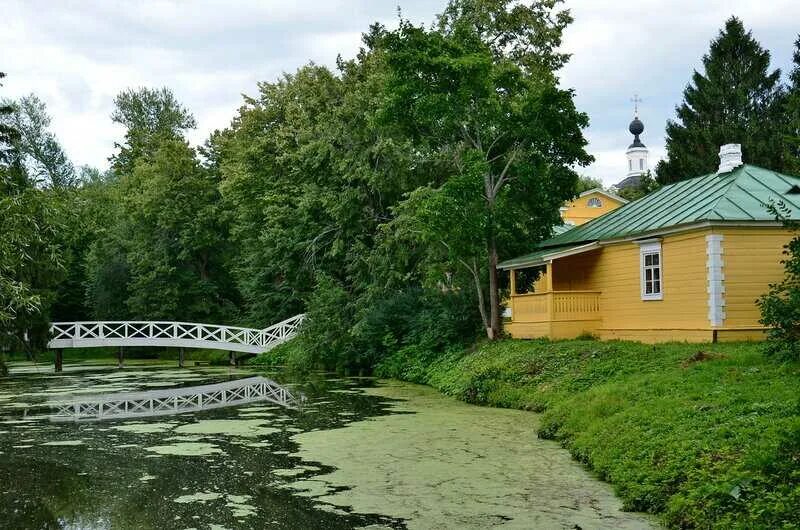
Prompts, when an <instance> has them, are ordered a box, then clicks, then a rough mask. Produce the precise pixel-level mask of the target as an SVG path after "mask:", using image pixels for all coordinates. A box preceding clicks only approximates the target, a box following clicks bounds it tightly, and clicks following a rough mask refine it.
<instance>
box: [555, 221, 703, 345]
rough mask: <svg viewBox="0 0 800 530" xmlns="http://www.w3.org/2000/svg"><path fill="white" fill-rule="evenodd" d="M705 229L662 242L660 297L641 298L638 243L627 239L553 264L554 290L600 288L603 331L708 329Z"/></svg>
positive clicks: (668, 237)
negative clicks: (662, 296)
mask: <svg viewBox="0 0 800 530" xmlns="http://www.w3.org/2000/svg"><path fill="white" fill-rule="evenodd" d="M706 233H708V231H707V230H705V231H695V232H689V233H685V234H676V235H670V236H666V237H665V238H664V239H663V240H662V243H661V255H662V262H663V265H662V274H663V282H664V283H663V291H664V299H663V300H642V299H641V284H640V272H639V266H640V265H639V245H638V244H636V243H634V242H631V241H625V242H621V243H616V244H612V245H608V246H605V247H601V248H600V249H599V250H597V251H594V252H589V253H586V254H578V255H576V256H570V257H567V258H563V259H560V260H558V261H556V262H555V264H554V266H553V269H554V273H553V274H554V278H553V286H554V288H555V289H557V290H567V289H586V290H594V291H600V292H601V295H600V304H601V306H602V308H603V310H602V317H603V321H602V326H601V331H602V330H603V329H620V330H623V329H624V330H636V329H641V330H650V329H695V330H696V329H707V328H708V327H709V325H708V305H707V298H708V295H707V292H706V241H705V235H706Z"/></svg>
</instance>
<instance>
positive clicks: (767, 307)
mask: <svg viewBox="0 0 800 530" xmlns="http://www.w3.org/2000/svg"><path fill="white" fill-rule="evenodd" d="M769 208H770V209H771V210H772V212H773V213H775V216H776V217H777V218H778V220H779V221H782V222H783V224H784V226H786V227H787V228H789V229H791V230H794V231H795V232H797V230H798V228H800V224H799V223H797V222H796V221H792V220H791V219H789V217H788V215H789V209H788V207H786V205H784V204H783V203H778V205H777V206H775V205H770V207H769ZM783 253H784V255H785V256H786V259H784V260H783V261H782V263H783V267H784V271H785V272H784V278H783V280H782V281H781V282H780V283H777V284H772V285H770V288H769V292H767V294H765V295H764V296H762V297H761V298H759V300H758V305H759V308H760V309H761V323H762V324H764V325H765V326H768V327H769V328H770V330H769V332H768V333H769V340H768V341H767V343H766V347H767V352H768V353H770V354H772V355H775V356H777V357H779V358H782V359H794V360H798V359H800V235H798V236H795V237H794V238H793V239H792V240H791V241H790V242H789V244H787V245H786V246H785V247H784V250H783Z"/></svg>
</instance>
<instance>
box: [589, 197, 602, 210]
mask: <svg viewBox="0 0 800 530" xmlns="http://www.w3.org/2000/svg"><path fill="white" fill-rule="evenodd" d="M586 205H587V206H588V207H589V208H600V207H602V206H603V201H601V200H600V199H598V198H597V197H592V198H591V199H589V200H588V201H586Z"/></svg>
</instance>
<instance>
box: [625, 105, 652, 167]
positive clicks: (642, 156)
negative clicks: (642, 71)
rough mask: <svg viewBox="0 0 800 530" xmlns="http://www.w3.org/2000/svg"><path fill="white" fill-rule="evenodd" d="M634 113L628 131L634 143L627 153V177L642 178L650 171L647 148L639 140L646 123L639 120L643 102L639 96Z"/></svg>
mask: <svg viewBox="0 0 800 530" xmlns="http://www.w3.org/2000/svg"><path fill="white" fill-rule="evenodd" d="M632 101H633V103H634V113H633V121H632V122H631V124H630V125H629V126H628V130H629V131H630V132H631V134H632V135H633V143H632V144H631V145H630V146H629V147H628V150H627V151H625V154H626V155H627V156H628V168H627V174H626V176H627V177H636V176H642V175H644V174H645V173H647V171H648V170H649V169H650V168H649V167H648V165H647V155H648V151H647V147H646V146H645V145H644V144H643V143H642V141H641V140H640V139H639V135H640V134H642V132H644V123H642V121H641V120H640V119H639V103H640V102H641V101H642V100H641V99H639V96H634V97H633V100H632Z"/></svg>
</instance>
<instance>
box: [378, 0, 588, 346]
mask: <svg viewBox="0 0 800 530" xmlns="http://www.w3.org/2000/svg"><path fill="white" fill-rule="evenodd" d="M559 3H560V2H557V1H550V0H547V1H535V2H513V1H510V0H454V1H452V2H451V3H450V4H449V5H448V7H447V9H446V10H445V13H444V14H443V15H442V17H441V18H440V20H439V25H438V28H437V29H435V30H426V29H425V28H423V27H415V26H414V25H412V24H411V23H409V22H407V21H401V24H400V27H399V29H398V30H397V31H395V32H392V33H390V34H387V35H386V37H385V39H384V42H385V47H386V53H387V62H388V64H389V68H390V77H389V80H388V82H387V87H388V88H387V101H388V104H387V107H386V109H385V115H384V116H385V119H386V120H387V122H389V123H391V124H392V125H393V126H395V127H397V129H398V130H399V131H401V133H402V134H403V135H407V136H408V137H410V138H411V139H412V141H413V142H414V143H415V149H416V152H417V153H418V154H419V157H418V158H419V163H420V164H425V163H427V164H430V163H431V161H434V160H435V161H436V163H437V164H439V165H440V166H441V168H442V170H444V171H446V172H447V174H448V175H449V176H448V179H447V180H446V181H445V182H444V183H443V184H441V185H435V184H434V185H431V186H428V187H424V188H420V189H419V190H416V191H415V192H414V193H413V194H411V196H410V197H409V199H408V200H407V201H406V202H405V203H404V204H402V205H400V206H399V207H398V210H397V211H398V219H397V220H396V225H397V226H398V227H408V228H409V229H410V230H411V231H412V232H414V233H418V234H419V235H420V237H422V238H423V239H425V240H428V241H430V243H431V244H432V248H435V249H438V250H440V251H441V252H439V253H438V255H437V256H435V257H434V259H435V260H436V261H439V262H440V263H441V261H442V260H444V261H445V262H446V263H448V264H449V265H450V267H451V270H452V269H455V268H459V269H462V268H463V269H465V270H466V271H468V272H469V275H470V276H471V277H472V280H473V282H474V286H475V289H476V292H477V296H478V304H479V309H480V313H481V316H482V319H483V322H484V326H485V328H486V332H487V336H488V337H489V338H496V337H499V334H500V304H499V302H500V299H499V289H500V282H499V274H498V269H497V264H498V261H499V259H500V258H501V257H508V256H511V255H513V254H516V253H518V252H521V251H524V250H526V249H528V248H530V247H529V246H530V243H531V242H532V241H536V240H538V239H541V238H542V237H544V236H546V235H547V234H548V233H549V229H550V226H552V225H553V224H555V223H556V222H557V220H558V207H559V206H560V205H561V203H562V201H563V200H565V199H567V198H569V197H571V196H573V194H574V190H575V185H576V182H577V178H578V176H577V174H576V173H575V171H574V170H573V169H572V167H573V166H575V165H585V164H587V163H589V162H590V161H591V157H590V156H589V155H588V154H587V153H586V151H585V150H584V148H585V146H586V140H585V139H584V138H583V135H582V132H581V129H582V128H583V127H585V126H586V125H587V124H588V118H587V116H586V115H585V114H583V113H581V112H578V111H577V110H576V109H575V105H574V102H573V94H572V92H571V91H569V90H563V89H561V88H559V86H558V79H557V77H556V71H557V69H558V68H559V67H560V66H561V65H563V64H564V61H565V60H566V56H564V55H562V54H560V53H558V52H557V51H556V50H557V49H558V48H559V46H560V43H561V35H562V32H563V30H564V28H565V27H566V26H567V24H569V22H570V21H571V20H572V19H571V17H570V15H569V12H568V11H566V10H559V9H557V4H559ZM485 292H488V300H485V299H484V298H485V297H484V293H485Z"/></svg>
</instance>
